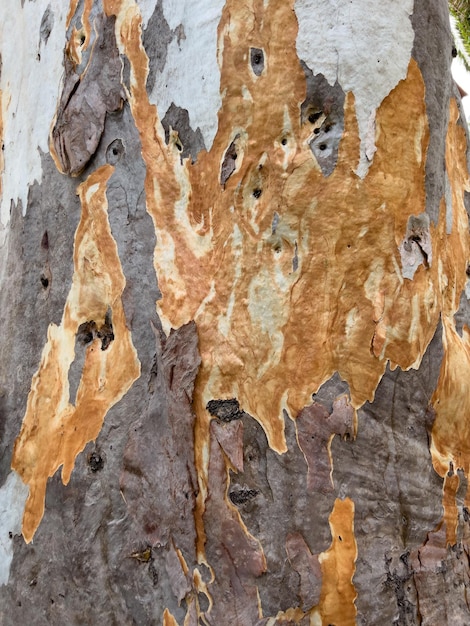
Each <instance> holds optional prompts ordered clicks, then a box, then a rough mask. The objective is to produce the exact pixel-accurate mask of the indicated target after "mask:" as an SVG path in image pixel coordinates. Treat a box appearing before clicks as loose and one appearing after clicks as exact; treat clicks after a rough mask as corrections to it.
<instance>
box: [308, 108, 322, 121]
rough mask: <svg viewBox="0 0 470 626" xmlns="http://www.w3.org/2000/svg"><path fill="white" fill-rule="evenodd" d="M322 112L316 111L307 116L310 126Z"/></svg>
mask: <svg viewBox="0 0 470 626" xmlns="http://www.w3.org/2000/svg"><path fill="white" fill-rule="evenodd" d="M321 115H322V111H317V112H316V113H310V115H309V116H308V121H309V122H310V123H311V124H315V122H316V121H317V120H318V119H319V118H320V117H321Z"/></svg>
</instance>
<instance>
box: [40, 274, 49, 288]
mask: <svg viewBox="0 0 470 626" xmlns="http://www.w3.org/2000/svg"><path fill="white" fill-rule="evenodd" d="M41 285H42V286H43V287H44V289H47V288H48V287H49V279H48V278H47V277H46V276H44V274H41Z"/></svg>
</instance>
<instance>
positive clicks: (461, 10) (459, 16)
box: [449, 0, 470, 72]
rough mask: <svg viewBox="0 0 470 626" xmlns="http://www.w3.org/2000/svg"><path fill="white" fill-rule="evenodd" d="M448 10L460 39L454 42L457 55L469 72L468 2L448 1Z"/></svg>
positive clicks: (469, 0)
mask: <svg viewBox="0 0 470 626" xmlns="http://www.w3.org/2000/svg"><path fill="white" fill-rule="evenodd" d="M449 9H450V14H451V16H452V17H453V18H454V20H455V26H456V28H457V30H458V34H459V35H460V39H461V41H460V42H456V47H457V53H458V55H459V57H460V58H461V59H462V60H463V62H464V64H465V67H466V69H467V71H468V72H470V0H449ZM459 43H460V44H461V46H459V45H458V44H459ZM462 48H463V50H462Z"/></svg>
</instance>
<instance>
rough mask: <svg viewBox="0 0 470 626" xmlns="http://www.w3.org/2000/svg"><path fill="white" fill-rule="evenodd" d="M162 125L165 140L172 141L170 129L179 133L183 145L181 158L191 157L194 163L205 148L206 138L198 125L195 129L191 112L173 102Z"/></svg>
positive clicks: (181, 145)
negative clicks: (192, 124)
mask: <svg viewBox="0 0 470 626" xmlns="http://www.w3.org/2000/svg"><path fill="white" fill-rule="evenodd" d="M162 126H163V128H164V129H165V141H166V143H167V144H168V143H169V141H170V129H173V130H175V131H176V132H177V133H178V137H179V140H180V142H181V143H180V147H181V150H180V151H181V159H187V158H189V157H191V161H192V163H194V162H195V161H196V159H197V155H198V153H199V152H200V151H201V150H205V145H204V138H203V136H202V133H201V129H200V128H199V127H198V128H196V130H195V131H194V130H193V129H192V128H191V125H190V122H189V113H188V111H187V110H186V109H182V108H181V107H178V106H176V104H175V103H174V102H172V103H171V105H170V108H169V109H168V111H167V112H166V113H165V117H164V118H163V119H162Z"/></svg>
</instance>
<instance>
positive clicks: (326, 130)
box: [325, 124, 331, 133]
mask: <svg viewBox="0 0 470 626" xmlns="http://www.w3.org/2000/svg"><path fill="white" fill-rule="evenodd" d="M330 130H331V124H328V126H325V133H329V132H330Z"/></svg>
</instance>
